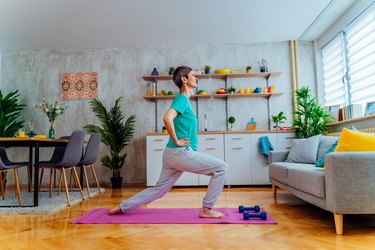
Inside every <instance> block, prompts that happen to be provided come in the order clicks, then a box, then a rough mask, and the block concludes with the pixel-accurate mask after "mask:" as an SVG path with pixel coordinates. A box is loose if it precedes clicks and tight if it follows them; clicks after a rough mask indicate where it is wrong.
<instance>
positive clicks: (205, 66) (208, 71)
mask: <svg viewBox="0 0 375 250" xmlns="http://www.w3.org/2000/svg"><path fill="white" fill-rule="evenodd" d="M203 69H204V73H205V74H206V75H208V74H210V73H211V72H210V69H211V66H210V65H204V67H203Z"/></svg>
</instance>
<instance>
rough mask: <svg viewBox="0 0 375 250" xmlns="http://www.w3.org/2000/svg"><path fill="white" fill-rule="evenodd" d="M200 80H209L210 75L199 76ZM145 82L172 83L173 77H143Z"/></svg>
mask: <svg viewBox="0 0 375 250" xmlns="http://www.w3.org/2000/svg"><path fill="white" fill-rule="evenodd" d="M197 77H198V79H208V78H210V75H203V74H202V75H197ZM142 78H143V80H145V81H150V82H155V81H168V80H170V81H172V80H173V77H172V76H170V75H159V76H142Z"/></svg>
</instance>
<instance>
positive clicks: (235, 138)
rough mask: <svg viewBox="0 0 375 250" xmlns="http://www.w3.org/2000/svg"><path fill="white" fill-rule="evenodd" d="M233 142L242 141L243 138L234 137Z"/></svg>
mask: <svg viewBox="0 0 375 250" xmlns="http://www.w3.org/2000/svg"><path fill="white" fill-rule="evenodd" d="M232 140H242V138H241V137H234V138H232Z"/></svg>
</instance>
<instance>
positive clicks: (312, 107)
mask: <svg viewBox="0 0 375 250" xmlns="http://www.w3.org/2000/svg"><path fill="white" fill-rule="evenodd" d="M310 91H311V90H310V88H309V87H302V88H300V89H297V90H296V92H295V93H296V97H297V109H296V110H294V111H293V114H294V115H295V118H294V120H293V123H292V127H293V130H294V132H295V133H296V137H297V138H308V137H311V136H314V135H318V134H326V133H327V132H328V130H327V124H328V122H329V119H330V118H331V115H330V114H328V113H327V111H326V110H325V109H323V108H322V107H320V106H319V105H318V104H317V103H316V102H315V97H312V96H311V93H310Z"/></svg>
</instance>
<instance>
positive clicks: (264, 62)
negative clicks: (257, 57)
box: [258, 59, 268, 73]
mask: <svg viewBox="0 0 375 250" xmlns="http://www.w3.org/2000/svg"><path fill="white" fill-rule="evenodd" d="M258 65H259V71H260V72H262V73H263V72H268V62H267V60H265V59H262V60H261V61H260V62H259V61H258Z"/></svg>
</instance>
